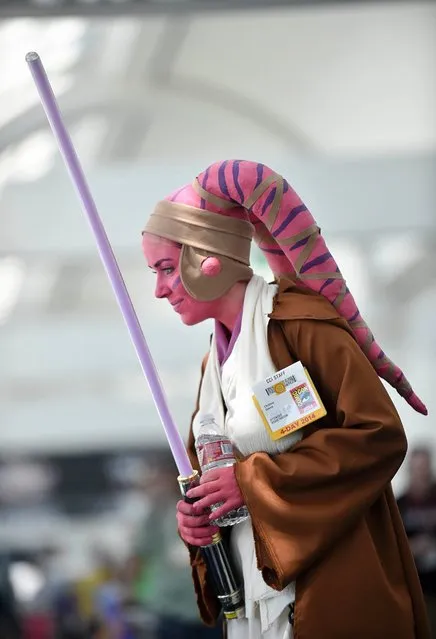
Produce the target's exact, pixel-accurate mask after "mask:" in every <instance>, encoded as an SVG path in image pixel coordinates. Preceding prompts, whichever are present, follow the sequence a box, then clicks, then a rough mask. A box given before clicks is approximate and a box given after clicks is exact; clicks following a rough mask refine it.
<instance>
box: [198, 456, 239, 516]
mask: <svg viewBox="0 0 436 639" xmlns="http://www.w3.org/2000/svg"><path fill="white" fill-rule="evenodd" d="M187 495H188V497H192V498H199V499H198V501H196V502H195V504H193V506H194V512H200V511H204V509H205V508H210V506H213V505H214V504H219V503H221V504H222V505H221V506H220V507H219V508H217V509H216V510H214V511H213V512H212V513H210V515H209V521H213V520H215V519H218V518H219V517H222V516H223V515H227V513H229V512H230V511H231V510H235V509H236V508H240V507H241V506H243V505H244V498H243V496H242V493H241V490H240V488H239V486H238V482H237V481H236V475H235V465H234V464H233V465H232V466H226V467H224V468H214V469H213V470H208V471H207V472H206V473H204V475H202V477H201V479H200V485H199V486H196V487H195V488H191V490H189V491H188V493H187Z"/></svg>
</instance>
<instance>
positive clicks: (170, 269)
mask: <svg viewBox="0 0 436 639" xmlns="http://www.w3.org/2000/svg"><path fill="white" fill-rule="evenodd" d="M162 273H165V275H171V273H174V267H173V266H167V268H163V269H162Z"/></svg>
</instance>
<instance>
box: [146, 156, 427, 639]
mask: <svg viewBox="0 0 436 639" xmlns="http://www.w3.org/2000/svg"><path fill="white" fill-rule="evenodd" d="M253 237H255V239H256V241H257V243H258V245H259V247H260V249H261V250H262V251H263V253H264V254H265V256H266V258H267V260H268V263H269V265H270V267H271V269H272V271H273V273H274V275H275V278H276V280H275V282H274V283H272V284H268V283H267V282H266V281H265V280H264V279H263V278H261V277H258V276H257V275H253V272H252V270H251V268H250V262H249V255H250V245H251V240H252V238H253ZM143 250H144V254H145V257H146V260H147V262H148V265H149V266H150V267H151V268H152V269H153V270H154V271H155V272H156V278H157V281H156V292H155V294H156V296H157V297H159V298H165V299H167V300H168V302H170V303H171V304H172V306H173V308H174V310H175V311H176V313H178V314H179V315H180V317H181V320H182V321H183V322H184V323H185V324H188V325H194V324H197V323H199V322H201V321H204V320H206V319H209V318H213V319H214V320H215V330H214V333H213V336H212V340H211V345H210V350H209V353H208V354H207V356H206V357H205V359H204V361H203V366H202V381H201V384H200V389H199V393H198V399H197V408H196V411H195V413H194V416H193V420H192V424H191V431H190V437H189V442H188V448H189V455H190V459H191V462H192V465H193V467H194V468H196V469H198V468H199V464H198V460H197V456H196V453H195V437H196V434H197V433H198V429H199V423H200V418H201V415H205V414H212V415H213V416H214V418H215V421H216V423H217V424H218V425H219V427H220V429H221V430H222V432H223V433H224V434H226V435H227V436H228V437H229V439H230V440H231V442H232V444H233V446H234V449H235V454H236V456H237V459H238V461H237V463H236V464H234V465H233V466H229V467H227V468H220V469H216V470H213V471H209V472H208V473H207V474H205V475H203V477H202V480H201V483H200V485H199V486H198V487H196V488H193V489H192V490H191V491H190V493H189V495H190V496H192V497H196V498H199V500H198V501H197V502H196V503H194V504H187V503H185V502H183V501H181V502H179V504H178V507H177V521H178V528H179V533H180V535H181V537H182V538H183V540H184V541H185V542H186V544H187V546H188V549H189V553H190V558H191V565H192V572H193V580H194V585H195V589H196V592H197V598H198V606H199V611H200V614H201V617H202V619H203V621H204V622H205V623H206V624H209V625H213V624H214V623H216V621H217V617H218V614H219V606H218V602H217V600H216V599H215V597H214V595H213V592H212V590H211V587H210V584H209V582H208V575H207V569H206V565H205V563H204V561H203V559H202V555H201V553H200V550H199V547H200V546H202V545H207V544H209V543H211V539H212V535H213V533H214V532H215V531H216V528H215V527H214V526H213V525H210V522H211V521H213V520H215V519H216V518H217V517H219V516H221V515H223V514H225V513H228V512H230V511H232V510H233V509H235V508H238V507H240V506H242V505H245V506H246V507H247V509H248V512H249V515H250V516H249V518H248V519H245V520H244V521H242V522H241V523H239V524H236V525H235V526H233V527H231V528H226V529H224V528H222V529H221V531H222V532H223V534H226V533H227V534H228V535H229V544H230V548H231V552H232V557H233V559H234V561H235V565H236V566H237V568H238V569H239V571H240V576H241V579H242V582H243V585H244V591H245V604H246V610H245V618H243V619H234V620H231V621H228V622H227V634H228V637H229V639H238V638H241V639H258V638H260V637H265V638H266V639H285V638H291V637H295V638H296V639H321V638H322V639H388V637H395V639H428V638H429V637H430V632H429V629H428V623H427V617H426V611H425V606H424V601H423V597H422V592H421V589H420V585H419V581H418V577H417V572H416V569H415V566H414V562H413V558H412V555H411V553H410V551H409V547H408V542H407V538H406V536H405V533H404V529H403V525H402V522H401V518H400V515H399V512H398V509H397V506H396V502H395V499H394V495H393V492H392V488H391V480H392V478H393V477H394V475H395V474H396V472H397V470H398V468H399V467H400V465H401V463H402V461H403V459H404V456H405V453H406V449H407V442H406V437H405V433H404V430H403V426H402V424H401V421H400V419H399V416H398V414H397V412H396V410H395V407H394V405H393V403H392V402H391V400H390V398H389V395H388V394H387V392H386V390H385V388H384V386H383V384H382V382H381V380H380V379H379V377H382V378H383V379H384V380H386V381H387V382H388V383H389V384H391V385H392V386H393V387H394V388H395V389H396V390H397V391H398V392H399V393H400V395H402V397H404V399H405V400H406V401H407V402H408V403H409V404H410V405H411V406H412V407H413V408H414V409H415V410H417V411H418V412H420V413H423V414H426V413H427V411H426V408H425V406H424V405H423V404H422V402H421V401H420V399H419V398H418V397H417V396H416V395H415V393H414V392H413V390H412V388H411V386H410V384H409V383H408V381H407V380H406V378H405V377H404V375H403V373H402V371H401V370H400V369H399V368H398V367H397V366H396V365H395V364H394V363H393V362H392V361H391V360H390V359H389V358H388V357H387V356H386V355H385V354H384V353H383V351H382V350H381V349H380V347H379V346H378V344H377V343H376V341H375V340H374V337H373V335H372V333H371V331H370V330H369V328H368V326H367V325H366V324H365V322H364V320H363V319H362V317H361V315H360V313H359V310H358V309H357V306H356V303H355V301H354V299H353V297H352V295H351V293H350V291H349V290H348V288H347V286H346V283H345V281H344V278H343V277H342V275H341V273H340V271H339V268H338V266H337V264H336V262H335V260H334V259H333V257H332V255H331V254H330V252H329V251H328V249H327V247H326V245H325V243H324V240H323V238H322V236H321V235H320V230H319V228H318V226H317V225H316V222H315V220H314V219H313V217H312V215H311V213H310V212H309V211H308V210H307V208H306V207H305V205H304V204H303V202H302V201H301V200H300V198H299V197H298V196H297V194H296V193H295V192H294V191H293V189H292V188H291V187H290V185H289V184H288V183H287V182H286V181H285V180H284V179H283V178H282V177H281V176H280V175H277V174H276V173H275V172H274V171H272V170H271V169H269V168H268V167H266V166H264V165H262V164H257V163H253V162H246V161H233V160H229V161H225V162H222V163H216V164H214V165H212V166H210V167H209V168H208V169H207V170H206V171H204V172H203V173H201V174H200V175H199V176H198V177H197V178H196V179H195V181H194V183H193V184H192V185H187V186H185V187H182V188H181V189H179V190H178V191H176V192H174V193H173V194H172V195H170V196H169V197H168V198H167V199H166V200H164V201H162V202H159V203H158V204H157V206H156V208H155V210H154V211H153V213H152V215H151V216H150V218H149V221H148V223H147V225H146V227H145V230H144V233H143ZM299 363H301V364H299ZM290 365H296V366H300V367H301V370H302V371H304V373H302V374H304V375H306V376H307V377H306V379H307V382H308V383H310V384H312V386H311V388H312V391H313V393H314V396H317V397H318V399H319V402H320V405H321V406H322V407H323V409H324V412H321V413H319V414H318V418H316V419H315V418H314V419H315V420H314V421H312V422H310V421H309V422H308V423H306V425H300V426H299V427H298V428H296V429H295V430H292V432H288V434H286V431H285V432H284V433H282V434H281V435H280V436H277V433H278V431H275V435H274V436H273V435H272V431H271V429H269V428H267V423H266V421H265V419H262V415H261V412H260V411H259V406H258V405H256V401H254V400H253V395H254V391H253V388H255V387H257V386H258V385H259V383H260V382H262V380H265V379H266V378H268V376H272V375H274V374H275V373H277V372H280V371H283V370H284V369H286V368H287V367H289V366H290ZM277 392H279V391H277ZM289 401H290V400H289ZM319 415H321V416H320V417H319ZM217 503H222V506H221V507H220V508H219V509H218V510H216V511H215V512H214V513H213V515H211V514H209V510H208V509H209V507H210V506H211V505H213V504H217Z"/></svg>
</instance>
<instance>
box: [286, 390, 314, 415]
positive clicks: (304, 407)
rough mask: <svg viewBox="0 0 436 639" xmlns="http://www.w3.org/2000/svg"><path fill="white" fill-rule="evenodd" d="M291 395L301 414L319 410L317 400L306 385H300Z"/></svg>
mask: <svg viewBox="0 0 436 639" xmlns="http://www.w3.org/2000/svg"><path fill="white" fill-rule="evenodd" d="M290 393H291V396H292V399H293V400H294V402H295V403H296V405H297V408H298V410H299V411H300V413H305V412H306V411H308V410H312V409H313V408H317V403H316V400H315V398H314V396H313V395H312V392H311V390H310V388H309V387H308V385H307V384H306V383H303V384H299V385H298V386H296V387H295V388H293V389H292V390H291V391H290Z"/></svg>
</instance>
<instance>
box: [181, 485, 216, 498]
mask: <svg viewBox="0 0 436 639" xmlns="http://www.w3.org/2000/svg"><path fill="white" fill-rule="evenodd" d="M217 490H219V483H218V482H207V483H206V484H200V486H196V487H195V488H191V490H188V492H187V493H186V494H187V496H188V497H189V498H190V499H197V498H200V499H201V498H202V497H205V496H206V495H210V494H211V493H212V492H216V491H217Z"/></svg>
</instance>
